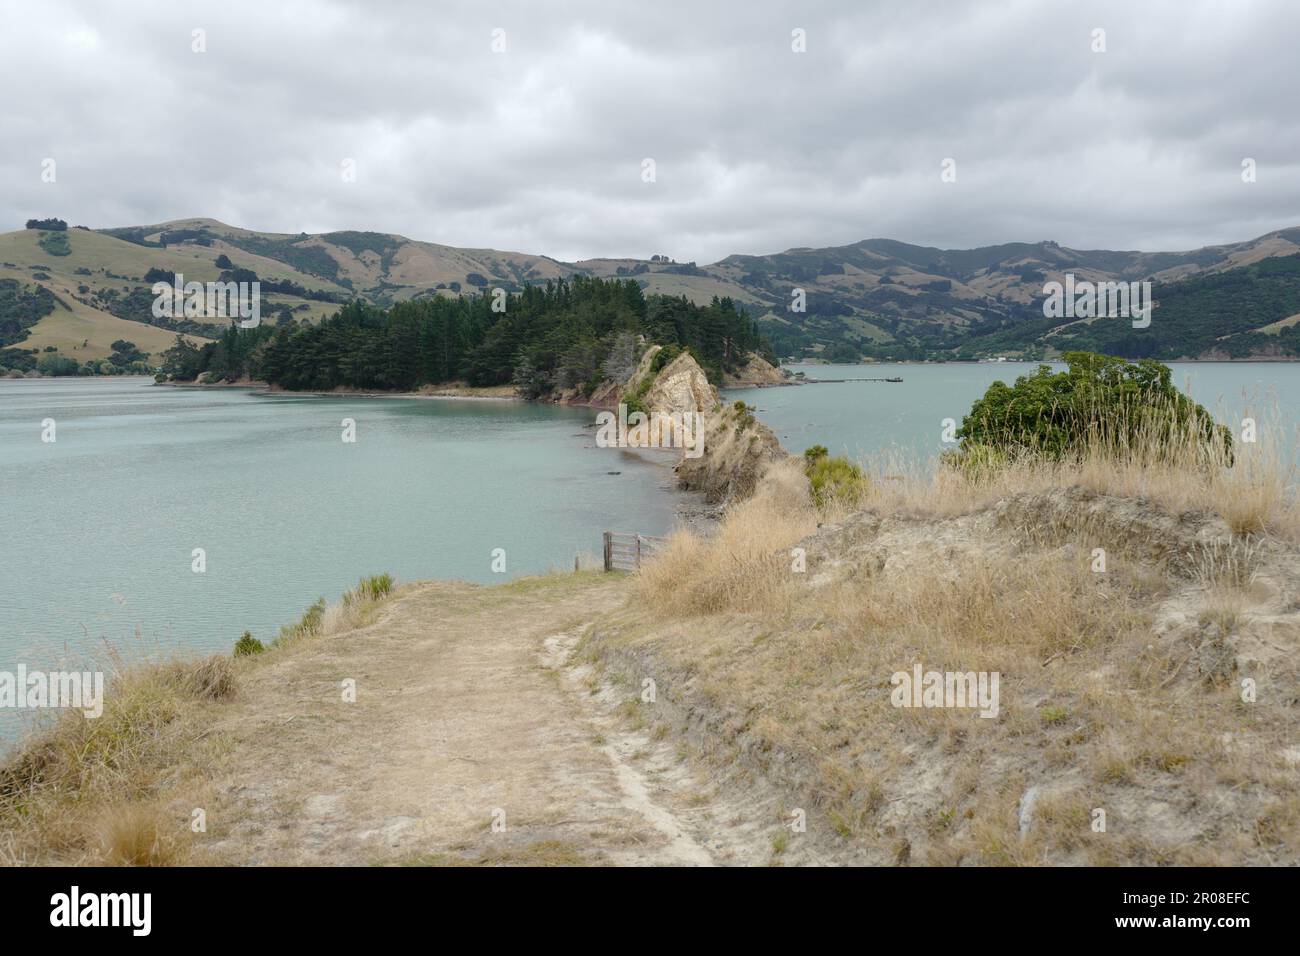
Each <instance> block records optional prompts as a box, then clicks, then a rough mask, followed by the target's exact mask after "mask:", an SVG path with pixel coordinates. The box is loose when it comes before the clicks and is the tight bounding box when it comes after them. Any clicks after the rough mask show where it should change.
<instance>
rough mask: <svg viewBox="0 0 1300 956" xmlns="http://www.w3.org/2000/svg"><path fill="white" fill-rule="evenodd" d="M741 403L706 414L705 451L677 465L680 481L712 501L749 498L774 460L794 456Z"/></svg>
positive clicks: (722, 501) (719, 503)
mask: <svg viewBox="0 0 1300 956" xmlns="http://www.w3.org/2000/svg"><path fill="white" fill-rule="evenodd" d="M737 405H740V403H737V404H736V405H727V406H725V407H722V408H720V409H719V410H718V411H716V412H714V413H713V414H710V415H706V416H705V430H704V452H703V454H702V455H700V456H699V457H697V458H686V459H683V460H682V462H681V463H679V464H678V465H677V481H678V483H679V484H680V485H681V486H682V487H683V488H687V489H690V490H692V491H702V492H704V497H705V500H707V501H708V502H709V504H718V505H725V504H729V503H730V502H733V501H739V500H741V499H744V498H748V497H749V496H750V495H751V494H753V493H754V489H755V487H757V485H758V482H759V480H760V479H761V478H762V476H763V473H764V472H765V471H766V470H767V469H768V467H769V466H770V465H771V464H773V463H774V462H778V461H783V460H785V459H786V458H789V457H790V456H789V455H788V454H787V453H786V451H785V449H784V448H782V447H781V443H780V441H778V440H777V437H776V434H775V433H774V432H773V431H772V429H770V428H768V427H767V426H766V425H764V424H763V423H762V422H760V421H759V420H758V419H756V418H755V417H754V415H753V413H752V412H751V411H750V410H749V409H747V408H738V407H737Z"/></svg>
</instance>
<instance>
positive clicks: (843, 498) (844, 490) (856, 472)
mask: <svg viewBox="0 0 1300 956" xmlns="http://www.w3.org/2000/svg"><path fill="white" fill-rule="evenodd" d="M803 455H804V473H805V474H806V475H807V476H808V484H809V486H810V487H811V488H812V496H813V502H814V503H815V504H816V505H817V507H819V508H824V507H826V506H827V505H831V504H835V505H846V506H850V507H851V506H853V505H857V504H859V503H861V501H862V500H863V499H864V498H865V497H866V496H867V491H868V490H869V489H870V487H871V485H870V482H869V481H868V480H867V476H866V475H865V474H864V473H863V471H862V469H861V468H860V467H858V466H857V465H856V464H854V463H853V462H851V461H849V460H848V459H847V458H845V457H843V456H837V457H835V458H832V457H831V456H830V453H829V452H828V451H827V450H826V448H825V446H823V445H813V446H812V447H811V448H809V449H808V450H807V451H805V452H804V453H803Z"/></svg>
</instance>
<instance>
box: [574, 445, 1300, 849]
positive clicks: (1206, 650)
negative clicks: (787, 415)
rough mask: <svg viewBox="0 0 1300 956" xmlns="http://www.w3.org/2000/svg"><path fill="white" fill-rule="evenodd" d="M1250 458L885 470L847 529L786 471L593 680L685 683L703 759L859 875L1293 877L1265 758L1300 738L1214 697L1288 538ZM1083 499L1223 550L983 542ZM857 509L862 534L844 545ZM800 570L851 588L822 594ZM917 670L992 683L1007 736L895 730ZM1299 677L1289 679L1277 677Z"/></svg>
mask: <svg viewBox="0 0 1300 956" xmlns="http://www.w3.org/2000/svg"><path fill="white" fill-rule="evenodd" d="M1260 434H1261V438H1260V442H1259V443H1256V444H1251V443H1238V444H1237V445H1236V447H1235V449H1233V450H1232V452H1231V454H1230V455H1229V450H1228V448H1227V445H1226V442H1224V443H1220V444H1218V445H1217V446H1216V445H1215V444H1214V442H1213V441H1211V442H1210V443H1209V445H1208V447H1207V445H1206V443H1205V441H1204V432H1201V433H1200V438H1199V439H1198V440H1197V441H1193V440H1192V439H1191V437H1190V436H1186V437H1187V440H1186V441H1180V439H1179V434H1178V432H1177V431H1176V430H1173V429H1167V428H1159V429H1153V430H1151V431H1148V432H1143V431H1142V430H1141V429H1136V430H1135V431H1134V432H1133V433H1132V434H1130V435H1129V437H1128V438H1127V439H1125V440H1121V439H1120V438H1119V437H1118V435H1109V436H1104V435H1099V436H1097V440H1095V441H1093V442H1091V443H1089V444H1088V445H1087V447H1086V448H1085V449H1084V450H1083V451H1082V452H1080V453H1078V454H1075V455H1073V456H1069V455H1067V456H1064V457H1059V458H1049V457H1047V456H1043V455H1036V454H1032V453H1028V452H1026V451H1024V450H1020V451H1017V452H1013V453H1009V454H992V453H988V454H982V455H980V456H978V458H977V459H966V460H964V461H963V460H961V459H949V461H948V462H946V463H944V464H941V465H940V466H939V467H937V468H932V469H929V470H926V469H923V468H920V467H914V466H910V465H906V464H900V463H899V461H898V460H897V459H895V460H894V461H893V462H891V463H889V464H886V465H884V466H882V465H880V464H879V463H876V464H874V465H869V466H867V467H866V468H864V471H865V472H866V473H867V474H868V475H869V481H867V482H866V483H864V486H863V487H862V489H861V498H860V502H861V503H860V504H859V505H857V506H856V508H855V506H854V505H853V504H851V503H849V502H847V501H838V502H837V501H833V500H823V501H822V502H820V503H817V502H815V500H814V497H813V495H812V494H811V493H810V489H809V487H808V486H807V485H806V484H803V483H800V482H799V481H798V480H797V479H798V478H799V477H800V474H799V473H800V472H802V471H803V470H804V468H803V466H804V463H803V462H795V461H793V460H792V461H790V462H788V463H784V464H782V465H778V466H774V467H772V468H770V469H769V470H768V472H767V474H766V475H765V477H764V479H763V480H762V481H761V482H760V484H759V486H758V488H757V490H756V493H755V494H754V496H753V497H752V498H750V499H749V500H747V501H745V502H743V503H741V504H739V505H733V506H732V507H730V508H729V509H728V510H727V512H726V513H725V515H724V517H723V520H722V523H721V526H720V527H719V528H718V529H717V531H716V533H715V534H714V535H713V536H712V537H696V536H693V535H690V534H679V535H677V536H675V537H674V538H673V539H672V541H671V542H670V545H669V547H668V548H667V549H665V550H664V551H663V552H662V553H661V554H660V555H658V556H656V558H655V559H654V560H653V561H651V562H649V563H648V564H647V565H646V566H645V567H644V568H643V569H642V570H641V571H640V572H639V573H638V575H637V576H636V577H635V578H634V579H633V587H634V589H635V597H636V600H635V601H633V602H631V603H630V604H629V606H628V608H627V610H626V611H625V612H624V614H623V616H622V617H621V618H619V619H618V620H616V621H613V622H611V623H610V625H609V626H608V627H602V628H601V629H600V632H601V636H600V638H599V639H598V640H593V642H592V644H591V646H590V647H589V648H588V653H590V654H592V655H594V656H596V657H600V656H602V655H605V654H607V653H608V652H610V651H614V650H616V649H618V648H622V647H626V648H628V649H629V650H630V651H631V652H632V654H633V657H632V658H630V659H632V660H635V661H639V662H644V661H646V660H648V659H649V660H653V661H654V662H655V663H654V665H653V666H655V667H658V668H664V669H665V670H666V672H667V674H669V675H674V676H676V677H677V678H679V682H678V683H674V682H672V681H665V682H664V683H665V684H666V685H667V686H669V687H674V686H682V684H683V683H685V685H686V686H687V687H688V688H689V689H688V690H687V691H686V693H689V694H690V695H691V699H690V700H689V701H685V702H683V703H684V705H685V706H686V707H688V708H690V709H692V711H693V712H695V711H696V709H698V713H700V714H701V717H702V720H703V721H704V725H707V726H710V727H713V728H715V729H716V730H717V735H716V738H711V739H710V741H709V742H708V743H707V744H706V745H705V746H706V749H707V750H708V752H709V753H710V754H711V755H712V757H713V759H717V760H719V761H720V762H722V763H723V764H725V765H730V764H731V763H732V762H734V761H736V760H740V761H747V762H748V769H749V770H761V771H764V772H774V773H776V774H777V775H778V778H779V776H780V775H781V774H787V776H786V777H785V779H784V780H783V781H779V782H782V783H784V784H785V785H788V786H791V787H793V788H795V792H794V793H792V794H791V799H797V800H798V801H800V805H804V806H809V807H812V808H815V809H816V810H817V812H818V813H819V814H820V819H819V821H818V824H817V826H818V827H821V828H824V829H825V831H826V832H827V833H829V834H833V835H835V837H836V838H838V839H839V840H841V841H846V843H847V845H851V846H854V847H857V848H859V849H860V850H861V851H862V852H863V853H865V854H866V857H865V858H866V859H870V860H873V861H875V862H880V863H897V862H908V861H912V862H922V863H932V864H956V863H960V862H963V861H964V862H980V863H986V864H988V863H991V864H1000V865H1026V864H1042V863H1062V862H1069V863H1089V862H1090V863H1097V864H1103V865H1115V864H1121V863H1151V864H1162V865H1163V864H1172V863H1183V864H1215V863H1217V864H1223V863H1234V862H1235V863H1242V862H1255V863H1259V862H1284V861H1291V862H1295V861H1296V859H1297V858H1296V856H1295V850H1294V846H1295V845H1300V844H1297V843H1296V841H1297V840H1298V839H1300V814H1297V813H1296V811H1295V807H1296V806H1297V805H1300V801H1296V800H1295V799H1294V798H1288V797H1287V796H1286V795H1287V794H1288V793H1289V792H1291V791H1292V790H1294V788H1295V787H1296V785H1297V782H1298V781H1297V772H1296V767H1295V762H1294V761H1289V762H1287V761H1283V760H1282V758H1280V757H1277V756H1276V755H1277V754H1279V753H1283V752H1284V751H1285V752H1287V753H1289V752H1290V751H1287V750H1286V748H1287V747H1288V746H1289V745H1288V741H1290V740H1292V739H1293V738H1294V734H1295V733H1296V732H1300V720H1297V718H1296V716H1295V715H1294V714H1292V713H1291V712H1290V710H1291V708H1289V707H1288V706H1287V705H1286V704H1285V703H1283V702H1282V699H1281V697H1278V698H1276V699H1272V700H1269V701H1265V700H1263V699H1262V698H1261V700H1260V702H1259V703H1254V704H1251V705H1249V706H1247V705H1242V704H1240V703H1239V702H1238V701H1237V699H1236V693H1237V690H1238V688H1236V686H1235V684H1234V683H1233V682H1232V681H1230V680H1222V679H1219V680H1215V681H1210V680H1209V679H1208V678H1209V677H1210V676H1217V677H1220V678H1222V677H1223V676H1224V675H1227V674H1231V673H1233V670H1232V668H1233V667H1235V666H1236V664H1235V663H1234V661H1235V657H1234V654H1237V653H1240V649H1239V648H1237V647H1236V646H1235V645H1233V646H1228V644H1227V641H1228V638H1229V635H1236V634H1238V633H1241V629H1242V628H1245V627H1249V625H1250V618H1251V613H1252V611H1251V608H1252V607H1253V606H1254V603H1255V601H1256V595H1255V593H1254V591H1255V590H1256V589H1257V588H1256V576H1257V572H1258V570H1259V568H1260V565H1261V562H1262V561H1264V560H1265V559H1266V556H1267V555H1270V554H1275V553H1277V549H1278V548H1281V549H1283V550H1284V551H1285V549H1286V547H1287V545H1286V542H1287V541H1290V542H1295V541H1296V540H1297V537H1298V536H1300V520H1298V513H1297V509H1296V502H1295V482H1294V475H1293V474H1292V471H1291V469H1290V468H1289V467H1283V466H1282V464H1281V458H1280V457H1279V456H1278V454H1277V453H1276V447H1275V446H1274V447H1270V444H1269V441H1268V439H1267V437H1266V436H1267V435H1268V434H1269V430H1268V429H1264V428H1261V430H1260ZM1144 441H1145V442H1147V443H1146V444H1143V442H1144ZM818 457H820V456H818ZM1079 485H1082V486H1084V487H1085V488H1088V489H1090V490H1093V491H1096V492H1098V493H1104V494H1109V495H1113V496H1117V497H1120V498H1127V499H1145V500H1146V502H1147V504H1146V505H1140V506H1134V505H1133V502H1128V503H1125V504H1122V505H1121V506H1120V507H1121V510H1118V511H1116V514H1118V515H1123V514H1126V513H1127V511H1125V510H1123V509H1125V508H1129V507H1130V506H1132V511H1133V514H1134V515H1135V516H1141V515H1143V514H1144V513H1149V512H1148V511H1147V509H1148V507H1149V506H1154V507H1156V508H1163V509H1166V510H1168V511H1170V512H1172V513H1174V514H1179V513H1182V512H1187V511H1207V512H1214V513H1217V514H1219V515H1221V516H1222V517H1223V518H1224V519H1225V521H1226V522H1227V524H1228V526H1229V528H1230V530H1231V531H1232V532H1233V535H1234V536H1233V537H1232V538H1231V539H1228V540H1225V539H1215V540H1213V541H1210V542H1207V543H1204V544H1202V545H1201V550H1200V552H1199V553H1193V554H1192V555H1190V557H1189V561H1190V565H1191V568H1190V572H1191V573H1190V575H1188V574H1187V573H1186V569H1181V570H1178V572H1177V573H1175V570H1174V569H1173V568H1171V567H1170V568H1167V567H1164V566H1163V565H1162V564H1160V562H1159V561H1157V560H1154V559H1152V560H1150V561H1146V560H1145V559H1141V560H1139V559H1137V558H1136V557H1135V555H1136V554H1138V553H1145V552H1142V551H1141V549H1140V548H1139V549H1138V550H1137V551H1135V552H1134V553H1133V554H1131V555H1127V556H1126V557H1123V558H1120V559H1113V560H1112V561H1111V562H1110V563H1109V567H1108V569H1107V570H1106V571H1104V572H1101V573H1099V572H1098V571H1097V570H1096V569H1095V568H1094V566H1093V564H1092V561H1091V553H1092V547H1093V545H1094V544H1095V542H1092V541H1090V540H1087V539H1086V534H1085V532H1084V530H1083V529H1081V528H1080V529H1075V530H1074V531H1067V533H1066V538H1065V540H1062V538H1061V535H1060V534H1059V533H1054V532H1051V529H1043V530H1044V533H1043V534H1041V535H1034V534H1029V535H1020V534H1019V531H1022V530H1028V531H1033V529H1015V530H1014V531H1013V529H1010V528H1008V529H1007V530H1006V531H1005V533H1004V532H1003V531H1001V530H999V529H1000V526H999V525H996V524H993V523H990V521H989V520H988V519H987V516H982V515H981V514H979V512H981V511H982V509H984V508H986V507H989V506H991V505H993V504H995V503H996V502H998V501H999V500H1001V499H1003V498H1006V497H1008V496H1011V495H1016V494H1021V493H1024V492H1042V493H1050V492H1053V491H1056V490H1059V489H1061V488H1063V487H1073V486H1079ZM864 509H867V510H871V511H874V512H875V514H876V515H877V516H878V518H879V519H880V520H878V521H874V523H873V520H874V519H873V520H861V519H852V520H846V519H848V518H849V512H852V511H854V510H864ZM1027 513H1032V509H1031V512H1027ZM819 525H820V526H821V527H822V533H821V534H820V535H818V536H816V537H814V538H812V539H808V538H807V536H808V535H811V534H812V533H813V532H814V531H816V530H817V529H818V527H819ZM875 529H886V530H875ZM1071 535H1074V536H1075V537H1071ZM1076 538H1077V539H1076ZM805 545H806V546H807V547H808V549H809V553H810V559H809V567H808V571H807V573H804V574H799V573H797V572H796V571H795V569H794V568H793V567H792V560H791V556H792V552H791V549H794V548H798V547H803V546H805ZM814 556H815V557H816V558H817V559H818V560H820V561H823V562H835V561H839V562H841V563H846V564H847V567H843V568H841V571H839V572H837V573H830V574H821V573H819V571H821V570H822V568H823V567H825V565H818V564H816V563H815V562H814V560H813V558H814ZM1270 567H1273V566H1272V565H1270ZM1270 573H1272V574H1274V575H1275V574H1276V573H1277V571H1276V569H1275V568H1274V570H1272V571H1271V572H1270ZM1258 590H1260V592H1261V593H1262V594H1264V597H1265V599H1266V598H1267V593H1266V592H1267V591H1268V588H1267V587H1263V586H1260V587H1259V588H1258ZM1269 626H1276V625H1272V624H1270V625H1269ZM1273 633H1274V634H1275V635H1276V634H1278V633H1280V632H1277V631H1274V632H1273ZM1274 639H1277V638H1276V637H1275V638H1274ZM1220 658H1222V661H1220ZM616 659H619V660H623V659H627V658H616ZM916 663H920V664H922V665H923V667H924V668H925V669H926V670H937V671H941V672H943V671H956V672H961V673H968V672H971V671H988V672H992V671H996V672H998V673H999V674H1000V675H1001V713H1000V714H999V716H998V717H997V718H996V719H985V718H980V717H978V716H976V715H975V714H974V713H973V712H972V711H969V710H966V711H963V710H958V709H920V708H911V709H908V708H896V707H894V706H892V705H891V703H890V700H889V691H890V676H891V674H893V673H895V672H898V671H904V672H906V671H908V670H910V669H911V668H912V666H913V665H914V664H916ZM1220 663H1222V667H1220V666H1219V665H1220ZM636 666H638V667H643V666H646V665H645V664H643V663H641V664H637V665H636ZM1243 666H1245V665H1243ZM1198 676H1199V677H1200V678H1205V679H1198ZM1297 676H1300V668H1297V665H1296V664H1295V663H1294V662H1293V661H1292V660H1287V661H1284V662H1278V663H1275V664H1273V665H1271V669H1270V672H1269V678H1270V679H1271V680H1273V681H1275V682H1279V681H1281V682H1285V681H1288V680H1290V681H1293V680H1294V679H1296V678H1297ZM1225 741H1226V742H1225ZM765 755H779V756H778V757H777V758H775V759H773V760H771V761H769V760H768V757H767V756H765ZM1030 786H1034V787H1036V788H1038V789H1037V791H1036V792H1038V793H1039V797H1038V800H1037V802H1036V803H1035V804H1034V805H1033V810H1032V813H1030V812H1026V816H1025V817H1024V822H1023V823H1022V819H1021V816H1020V808H1021V801H1022V799H1023V796H1024V794H1025V793H1026V792H1027V791H1028V788H1029V787H1030ZM1153 794H1156V795H1158V799H1154V798H1153V796H1152V795H1153ZM1096 808H1101V809H1103V810H1105V811H1106V813H1107V815H1108V819H1109V821H1110V827H1111V830H1110V832H1109V833H1095V832H1093V830H1092V827H1091V824H1092V820H1093V816H1092V814H1093V810H1094V809H1096ZM1173 808H1176V809H1173ZM811 832H813V830H812V827H811V825H810V833H811ZM841 845H844V844H841ZM1288 847H1290V849H1288ZM862 858H863V857H857V859H862Z"/></svg>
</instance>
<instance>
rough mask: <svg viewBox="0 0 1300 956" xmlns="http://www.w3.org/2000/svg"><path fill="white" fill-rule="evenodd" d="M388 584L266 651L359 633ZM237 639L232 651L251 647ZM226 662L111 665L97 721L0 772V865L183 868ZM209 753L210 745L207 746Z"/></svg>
mask: <svg viewBox="0 0 1300 956" xmlns="http://www.w3.org/2000/svg"><path fill="white" fill-rule="evenodd" d="M393 589H394V582H393V578H392V576H391V575H388V574H381V575H375V576H373V577H367V578H362V579H361V581H360V582H359V583H358V585H357V586H356V587H355V588H353V589H351V590H350V591H348V592H347V593H345V594H344V595H343V597H342V599H341V600H340V601H339V602H338V603H337V604H334V605H328V604H326V602H325V601H324V600H323V599H322V600H320V601H317V602H316V603H315V604H313V605H312V606H311V607H309V608H308V609H307V611H306V612H305V613H304V614H303V616H302V619H301V620H300V621H298V622H297V623H296V624H294V625H291V626H289V627H286V628H283V629H282V631H281V635H280V637H279V638H277V640H276V641H274V642H272V647H273V648H274V647H279V648H283V647H285V646H286V645H288V644H292V643H293V642H295V641H299V640H303V639H307V638H311V637H319V636H323V635H328V634H335V633H340V632H342V631H346V630H350V629H353V628H356V627H361V626H364V625H365V624H367V623H369V622H370V621H371V620H372V619H373V617H374V615H375V614H376V613H377V609H378V607H379V605H380V603H381V602H382V601H383V599H384V598H386V597H387V596H388V595H390V594H391V593H392V592H393ZM258 643H259V642H257V641H256V639H254V638H253V637H252V636H251V635H250V634H247V633H245V635H244V638H241V640H240V642H239V644H238V645H237V650H236V654H237V655H238V657H239V658H243V657H247V656H248V654H240V653H239V650H238V647H239V646H240V645H242V646H243V647H244V648H246V649H247V650H248V651H249V652H251V650H252V646H253V645H254V644H258ZM262 656H265V655H257V656H256V657H253V658H252V659H251V660H243V661H241V663H239V664H236V660H237V657H236V656H226V655H220V654H219V655H213V656H211V657H207V658H203V659H200V660H197V661H182V660H173V661H166V662H161V663H144V664H130V665H128V664H126V663H124V662H123V661H122V660H121V659H120V658H114V661H115V667H114V671H113V673H111V674H110V675H109V678H108V681H107V685H106V687H105V693H104V710H103V714H102V715H101V716H99V717H98V718H87V717H85V716H84V715H83V714H82V713H81V712H80V711H78V710H70V711H67V712H64V713H62V714H61V715H60V716H59V718H58V719H57V720H55V721H54V723H53V724H51V725H50V726H48V727H46V728H45V729H44V730H42V731H41V732H39V733H38V734H36V735H35V736H34V737H33V738H31V739H30V740H29V741H28V742H27V743H26V745H25V746H23V747H22V749H20V750H19V751H18V752H17V753H16V754H15V755H14V756H13V757H12V758H10V759H9V760H8V761H7V762H6V763H5V764H4V765H3V766H0V864H8V865H17V864H26V863H52V862H56V863H65V864H71V865H107V866H116V865H126V866H141V865H171V864H177V863H183V862H185V860H186V858H187V854H188V849H189V846H190V840H191V839H192V837H191V833H190V830H189V825H190V813H191V810H192V808H193V807H196V806H200V805H201V804H200V803H198V802H196V800H197V799H198V798H197V797H196V796H195V794H196V793H200V792H202V790H203V786H204V784H203V773H204V767H205V760H206V759H207V757H208V756H210V754H209V751H208V750H207V749H206V744H205V737H206V736H207V733H208V726H209V723H210V722H209V721H208V720H206V719H205V717H204V715H205V713H207V711H206V710H205V708H206V707H208V706H211V705H217V704H220V703H221V702H222V701H225V700H229V699H230V698H232V697H233V696H234V695H235V694H236V693H237V690H238V673H239V670H238V669H239V668H240V667H247V666H256V665H255V664H254V661H256V660H257V659H258V658H259V657H262ZM213 746H215V743H214V744H213Z"/></svg>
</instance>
